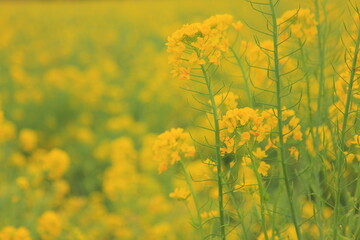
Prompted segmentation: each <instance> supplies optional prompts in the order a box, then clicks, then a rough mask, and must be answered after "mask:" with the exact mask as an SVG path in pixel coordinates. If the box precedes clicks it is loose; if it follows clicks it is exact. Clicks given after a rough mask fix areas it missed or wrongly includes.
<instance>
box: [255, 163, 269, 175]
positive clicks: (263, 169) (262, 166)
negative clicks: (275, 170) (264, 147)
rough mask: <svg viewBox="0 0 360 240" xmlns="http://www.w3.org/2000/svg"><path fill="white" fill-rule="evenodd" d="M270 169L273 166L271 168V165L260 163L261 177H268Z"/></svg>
mask: <svg viewBox="0 0 360 240" xmlns="http://www.w3.org/2000/svg"><path fill="white" fill-rule="evenodd" d="M270 167H271V166H270V165H269V164H267V163H266V162H264V161H261V162H260V166H259V168H258V172H259V173H260V174H261V175H263V176H267V175H268V171H269V169H270Z"/></svg>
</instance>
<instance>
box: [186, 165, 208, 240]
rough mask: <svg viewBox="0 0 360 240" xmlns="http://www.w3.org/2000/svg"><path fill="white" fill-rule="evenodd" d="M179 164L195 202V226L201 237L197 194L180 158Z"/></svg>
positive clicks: (202, 235)
mask: <svg viewBox="0 0 360 240" xmlns="http://www.w3.org/2000/svg"><path fill="white" fill-rule="evenodd" d="M180 165H181V168H182V170H183V172H184V175H185V180H186V183H187V185H188V187H189V190H190V193H191V196H192V197H193V199H194V204H195V208H196V217H197V223H196V225H198V226H197V227H198V228H199V229H200V234H201V239H203V238H204V229H203V226H202V222H201V215H200V205H199V201H198V199H197V195H196V193H195V190H194V187H193V185H192V181H191V177H190V175H189V173H188V171H187V170H186V167H185V164H184V162H183V161H182V160H180Z"/></svg>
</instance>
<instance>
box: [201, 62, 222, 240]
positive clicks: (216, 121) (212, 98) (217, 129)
mask: <svg viewBox="0 0 360 240" xmlns="http://www.w3.org/2000/svg"><path fill="white" fill-rule="evenodd" d="M201 70H202V73H203V75H204V78H205V81H206V87H207V90H208V94H209V98H210V102H211V109H212V112H213V114H212V115H213V120H214V135H215V136H214V137H215V151H216V153H215V154H216V163H217V182H218V194H219V196H218V202H219V215H220V216H219V217H220V234H221V239H222V240H226V232H225V214H224V199H223V198H224V196H223V181H222V168H221V153H220V146H221V141H220V126H219V116H218V107H217V105H216V102H215V94H214V91H213V88H212V85H211V81H210V78H209V76H208V74H207V71H206V70H205V67H204V65H201Z"/></svg>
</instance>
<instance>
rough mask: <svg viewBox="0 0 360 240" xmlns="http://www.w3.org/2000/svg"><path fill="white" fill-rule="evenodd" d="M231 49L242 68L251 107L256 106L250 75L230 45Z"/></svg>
mask: <svg viewBox="0 0 360 240" xmlns="http://www.w3.org/2000/svg"><path fill="white" fill-rule="evenodd" d="M230 51H231V52H232V53H233V55H234V57H235V59H236V62H237V64H238V66H239V68H240V71H241V74H242V76H243V79H244V82H245V89H246V95H247V97H248V101H249V105H250V107H251V108H253V107H254V103H253V96H252V93H251V88H250V84H249V78H248V75H247V73H246V71H245V68H244V66H243V64H242V62H241V59H240V58H239V56H238V55H237V53H236V51H235V50H234V48H232V47H230Z"/></svg>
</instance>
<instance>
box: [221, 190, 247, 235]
mask: <svg viewBox="0 0 360 240" xmlns="http://www.w3.org/2000/svg"><path fill="white" fill-rule="evenodd" d="M226 191H228V192H230V200H231V203H232V205H233V206H234V208H235V211H236V214H237V216H238V218H239V221H240V225H241V228H242V231H243V234H244V240H247V239H249V237H248V234H247V230H246V228H245V224H244V217H243V215H242V214H241V212H240V211H239V207H238V206H237V204H236V199H235V196H234V192H233V191H232V190H231V189H229V188H227V189H226Z"/></svg>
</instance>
